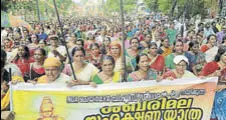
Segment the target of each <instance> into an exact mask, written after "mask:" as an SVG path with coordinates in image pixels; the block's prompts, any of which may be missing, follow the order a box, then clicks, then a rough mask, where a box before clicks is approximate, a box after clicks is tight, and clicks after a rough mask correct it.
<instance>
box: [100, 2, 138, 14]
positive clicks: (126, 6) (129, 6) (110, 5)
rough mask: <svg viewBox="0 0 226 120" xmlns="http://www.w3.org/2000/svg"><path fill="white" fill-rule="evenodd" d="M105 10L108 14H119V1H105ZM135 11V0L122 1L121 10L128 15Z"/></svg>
mask: <svg viewBox="0 0 226 120" xmlns="http://www.w3.org/2000/svg"><path fill="white" fill-rule="evenodd" d="M104 7H105V9H107V11H110V12H113V11H114V12H120V0H107V1H106V3H105V5H104ZM134 9H136V0H123V10H124V11H125V12H126V13H128V12H130V11H132V10H134Z"/></svg>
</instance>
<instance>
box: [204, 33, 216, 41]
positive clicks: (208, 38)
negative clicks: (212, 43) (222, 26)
mask: <svg viewBox="0 0 226 120" xmlns="http://www.w3.org/2000/svg"><path fill="white" fill-rule="evenodd" d="M211 36H214V37H215V38H216V39H217V36H216V35H214V34H211V35H209V36H208V37H207V38H206V39H207V42H209V40H210V38H211Z"/></svg>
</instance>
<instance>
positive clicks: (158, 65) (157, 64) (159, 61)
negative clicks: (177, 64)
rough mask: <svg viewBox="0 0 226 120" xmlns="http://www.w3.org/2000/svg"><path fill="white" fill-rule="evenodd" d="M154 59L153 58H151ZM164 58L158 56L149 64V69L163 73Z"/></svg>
mask: <svg viewBox="0 0 226 120" xmlns="http://www.w3.org/2000/svg"><path fill="white" fill-rule="evenodd" d="M153 59H155V58H153ZM164 65H165V62H164V57H163V56H162V55H158V56H157V58H156V59H155V61H154V62H153V63H151V66H150V68H152V69H154V70H157V71H163V69H164Z"/></svg>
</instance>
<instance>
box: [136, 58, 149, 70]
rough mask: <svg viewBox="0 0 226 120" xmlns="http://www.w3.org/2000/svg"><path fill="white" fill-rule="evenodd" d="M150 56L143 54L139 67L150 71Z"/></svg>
mask: <svg viewBox="0 0 226 120" xmlns="http://www.w3.org/2000/svg"><path fill="white" fill-rule="evenodd" d="M148 60H149V59H148V56H141V57H140V61H139V63H138V67H139V69H140V70H142V71H148V69H149V65H148Z"/></svg>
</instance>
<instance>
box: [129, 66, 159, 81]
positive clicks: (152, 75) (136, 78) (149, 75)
mask: <svg viewBox="0 0 226 120" xmlns="http://www.w3.org/2000/svg"><path fill="white" fill-rule="evenodd" d="M156 79H157V73H156V72H155V71H154V70H152V69H149V71H148V72H147V75H146V76H142V75H140V74H139V73H138V72H137V71H135V72H132V73H130V74H129V75H128V77H127V81H128V82H132V81H141V80H156Z"/></svg>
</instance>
